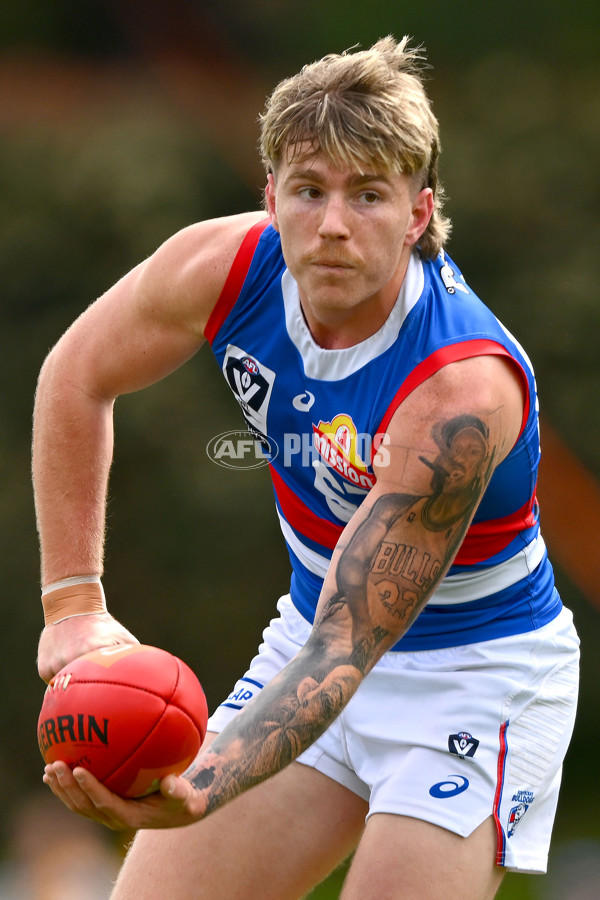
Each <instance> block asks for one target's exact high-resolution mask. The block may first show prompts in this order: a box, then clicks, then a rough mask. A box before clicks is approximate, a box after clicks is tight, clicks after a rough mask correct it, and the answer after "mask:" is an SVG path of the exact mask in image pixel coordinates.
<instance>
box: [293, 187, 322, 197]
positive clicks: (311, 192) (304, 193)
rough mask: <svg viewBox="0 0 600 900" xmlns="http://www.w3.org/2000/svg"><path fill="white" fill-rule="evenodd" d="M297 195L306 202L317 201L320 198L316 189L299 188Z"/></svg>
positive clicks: (319, 193)
mask: <svg viewBox="0 0 600 900" xmlns="http://www.w3.org/2000/svg"><path fill="white" fill-rule="evenodd" d="M298 194H299V195H300V197H304V198H305V199H306V200H318V199H319V197H320V196H321V191H320V190H319V189H318V188H316V187H303V188H300V190H299V191H298Z"/></svg>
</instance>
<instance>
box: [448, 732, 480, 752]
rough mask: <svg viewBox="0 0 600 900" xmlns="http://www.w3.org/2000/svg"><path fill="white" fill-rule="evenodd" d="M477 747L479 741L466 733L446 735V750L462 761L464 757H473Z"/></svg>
mask: <svg viewBox="0 0 600 900" xmlns="http://www.w3.org/2000/svg"><path fill="white" fill-rule="evenodd" d="M478 747H479V741H478V740H476V738H474V737H473V735H472V734H469V732H468V731H459V732H458V734H450V735H448V750H449V751H450V753H455V754H456V755H457V756H460V758H461V759H464V758H465V756H475V751H476V750H477V748H478Z"/></svg>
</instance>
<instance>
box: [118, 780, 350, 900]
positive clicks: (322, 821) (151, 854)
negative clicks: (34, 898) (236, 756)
mask: <svg viewBox="0 0 600 900" xmlns="http://www.w3.org/2000/svg"><path fill="white" fill-rule="evenodd" d="M366 813H367V806H366V803H365V801H364V800H362V798H360V797H358V796H357V795H356V794H354V793H352V792H351V791H348V790H347V789H346V788H344V787H343V786H342V785H340V784H338V783H337V782H335V781H332V779H330V778H328V777H327V776H325V775H323V774H321V773H320V772H317V771H316V770H314V769H312V768H309V767H308V766H304V765H300V764H298V763H292V765H291V766H288V768H287V769H284V770H283V771H282V772H280V773H279V774H278V775H276V776H275V777H274V778H272V779H270V780H269V781H267V782H264V783H263V784H260V785H258V786H257V787H255V788H253V789H252V790H250V791H248V792H247V793H246V794H243V795H241V796H239V797H237V798H236V799H235V800H233V801H232V802H231V803H229V804H227V805H226V806H224V807H223V808H222V809H220V810H217V811H216V812H215V813H212V814H211V815H210V816H208V817H207V819H206V820H204V821H201V822H197V823H195V824H194V825H191V826H188V827H186V828H175V829H169V830H164V831H144V832H139V833H138V835H137V836H136V838H135V840H134V842H133V845H132V847H131V849H130V851H129V854H128V856H127V858H126V860H125V863H124V865H123V868H122V870H121V873H120V876H119V879H118V881H117V884H116V887H115V890H114V893H113V895H112V900H196V898H202V900H223V898H227V900H257V898H258V897H260V898H261V900H286V898H289V900H297V898H298V897H301V896H302V895H303V894H305V893H306V892H307V891H309V890H310V889H311V888H312V887H313V886H314V885H315V884H318V883H319V882H320V881H322V880H323V879H324V878H325V877H326V875H327V874H328V873H329V872H330V871H331V870H332V869H333V868H335V867H336V866H337V865H339V864H340V863H341V862H342V861H343V860H344V859H345V858H346V857H347V856H348V855H349V854H350V853H351V852H352V850H353V849H354V847H355V846H356V844H357V842H358V840H359V839H360V835H361V833H362V830H363V828H364V820H365V815H366Z"/></svg>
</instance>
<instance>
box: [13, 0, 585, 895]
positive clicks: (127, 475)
mask: <svg viewBox="0 0 600 900" xmlns="http://www.w3.org/2000/svg"><path fill="white" fill-rule="evenodd" d="M390 32H391V33H393V34H395V35H396V36H397V37H400V36H401V35H402V34H405V33H408V34H411V35H413V36H414V37H415V39H416V40H417V42H420V43H423V44H424V45H425V46H426V48H427V52H428V56H429V59H430V62H431V64H432V67H433V68H432V70H431V73H430V83H429V92H430V95H431V96H432V98H433V101H434V109H435V112H436V114H437V116H438V118H439V119H440V122H441V127H442V139H443V156H442V180H443V182H444V184H445V187H446V191H447V194H448V211H449V213H450V215H451V216H452V218H453V220H454V226H455V227H454V232H453V237H452V240H451V243H450V247H449V250H450V253H451V255H452V256H453V257H454V258H455V259H456V261H457V262H458V264H459V265H460V267H461V268H462V270H463V271H464V272H465V273H466V276H467V278H468V280H469V282H470V283H471V284H472V286H473V287H474V288H475V289H476V290H477V291H478V292H479V294H480V295H481V296H482V297H483V298H484V299H485V300H486V302H487V303H488V304H489V305H490V306H491V307H492V309H493V310H494V311H495V312H496V313H497V314H498V315H499V316H500V318H501V319H502V320H503V321H504V323H505V324H506V325H507V326H508V327H509V328H510V329H511V330H512V331H513V332H514V333H515V334H516V336H517V337H518V338H519V340H520V341H521V342H522V343H523V344H524V345H525V347H526V348H527V350H528V352H529V354H530V356H531V357H532V359H533V362H534V365H535V367H536V370H537V376H538V385H539V391H540V398H541V404H542V411H543V417H544V421H545V422H546V423H547V427H548V429H549V430H550V429H551V430H552V432H553V433H556V434H557V435H558V437H559V440H560V441H561V442H562V445H564V446H565V447H566V448H568V450H569V451H570V452H572V453H573V454H574V460H575V461H578V463H577V465H578V466H579V468H577V472H578V473H579V475H581V474H582V473H583V476H584V477H583V481H582V480H581V478H580V479H579V480H577V479H575V477H574V475H573V472H574V471H575V470H574V469H573V458H567V462H566V463H561V464H560V465H558V463H557V464H556V465H555V467H554V468H553V469H549V470H547V471H546V475H545V477H546V483H547V486H548V487H547V490H548V494H550V493H552V490H553V488H554V487H556V488H559V487H560V488H561V490H562V493H561V494H560V499H559V500H558V501H557V500H556V499H555V500H553V501H552V502H553V503H554V507H553V520H552V528H551V529H550V531H548V532H547V533H546V537H547V541H548V543H549V544H550V546H551V550H552V551H553V554H554V558H555V561H556V563H557V565H556V569H557V576H558V580H559V586H560V589H561V592H562V594H563V597H564V600H565V602H566V603H567V605H569V606H570V607H571V608H572V609H573V610H574V612H575V616H576V622H577V624H578V627H579V630H580V633H581V635H582V637H583V684H582V697H581V705H580V713H579V719H578V723H577V727H576V732H575V736H574V740H573V745H572V749H571V751H570V754H569V757H568V760H567V765H566V768H565V776H564V787H563V792H562V797H561V801H560V806H559V813H558V818H557V823H556V828H555V839H554V846H553V853H552V857H551V866H550V872H549V875H548V876H547V877H546V878H528V877H526V876H509V877H508V878H507V879H506V881H505V885H504V887H503V889H502V894H501V896H502V897H504V898H537V900H540V898H543V900H554V898H559V900H565V898H566V900H569V898H575V900H577V898H585V897H592V896H600V816H599V815H598V813H599V812H600V802H599V801H600V788H599V787H598V777H597V762H596V760H597V746H596V740H597V735H598V733H599V725H600V721H599V720H600V716H599V712H598V694H599V689H598V687H597V685H598V679H599V676H600V619H599V612H598V610H599V608H600V607H599V604H600V584H599V579H598V577H597V575H598V572H599V568H598V559H597V557H598V553H597V549H596V546H595V545H596V544H597V540H596V535H595V534H592V535H590V534H589V531H590V530H593V529H594V528H595V527H596V526H598V525H599V524H600V516H599V514H598V510H599V509H600V503H599V500H598V497H599V495H598V487H597V479H598V478H600V411H599V407H598V396H599V393H600V392H599V387H600V384H599V382H600V377H599V374H600V373H599V351H598V335H599V331H600V304H599V303H598V282H599V277H600V254H599V252H598V245H599V243H600V229H599V218H598V208H599V200H600V197H599V188H600V182H599V178H598V161H599V158H600V86H599V65H598V60H599V55H600V54H599V50H600V46H599V45H600V41H599V36H600V6H599V5H598V4H594V3H592V2H589V3H587V2H583V0H571V2H559V0H545V2H542V0H529V2H528V3H527V4H523V3H522V2H516V0H505V2H503V3H502V4H495V3H493V2H484V0H473V2H466V0H455V2H453V3H450V2H440V3H435V2H433V3H430V4H421V5H417V4H414V3H408V2H406V0H397V2H394V3H392V2H390V0H371V2H370V3H368V4H365V3H360V2H358V0H346V2H340V0H319V2H315V0H304V3H302V4H298V3H292V2H291V0H262V2H261V3H259V4H258V3H257V4H248V3H246V4H242V3H239V2H234V0H221V2H219V3H218V4H215V3H214V2H202V0H197V2H194V0H170V2H168V3H167V2H162V0H145V2H141V0H112V2H111V0H104V2H103V0H52V2H51V3H49V2H48V0H3V3H2V5H1V7H0V240H1V247H2V252H1V253H0V285H1V290H0V308H1V318H0V323H1V327H0V350H1V352H0V379H1V384H2V391H1V393H0V404H1V414H0V422H1V425H0V429H1V430H0V479H1V485H2V504H1V506H0V531H1V549H0V583H1V585H2V590H3V596H4V604H3V607H4V611H3V618H2V621H3V650H2V653H1V654H0V672H1V679H2V680H1V686H2V692H1V698H2V699H1V704H2V707H1V712H2V715H1V719H0V722H1V725H0V780H1V784H2V795H3V815H2V817H1V818H0V900H2V898H9V897H11V898H12V896H13V895H11V894H10V892H9V888H8V887H6V888H5V889H4V893H2V891H3V880H2V871H4V872H5V873H6V872H8V873H9V875H8V876H6V875H5V876H4V877H5V878H7V877H8V879H9V881H10V877H12V876H13V875H14V872H15V871H16V870H17V869H18V868H19V866H26V865H29V864H31V859H30V858H29V856H28V854H29V853H31V843H32V841H33V837H30V838H29V840H25V841H24V840H23V831H25V833H27V834H29V835H33V833H34V832H32V831H29V832H27V828H28V827H29V828H31V821H32V820H34V821H38V823H39V822H42V821H46V820H45V819H44V815H45V813H43V811H42V807H43V806H44V800H43V799H40V798H39V796H38V795H39V793H40V791H41V788H40V779H41V761H40V758H39V754H38V750H37V745H36V737H35V725H36V721H37V714H38V709H39V705H40V703H41V699H42V693H43V685H42V683H41V682H40V681H39V679H38V678H37V674H36V670H35V664H34V661H35V648H36V643H37V637H38V633H39V630H40V627H41V612H40V607H39V601H38V596H39V586H38V556H37V540H36V534H35V523H34V516H33V507H32V500H31V488H30V478H29V442H30V422H31V408H32V399H33V393H34V389H35V382H36V377H37V373H38V370H39V367H40V365H41V363H42V360H43V358H44V356H45V354H46V352H47V351H48V349H49V348H50V347H51V345H52V344H53V343H54V341H55V340H56V339H57V338H58V337H59V335H60V334H61V333H62V331H63V330H64V329H65V328H66V327H67V326H68V325H69V324H70V322H71V321H72V320H73V319H74V318H75V316H76V315H77V314H78V313H79V312H80V311H81V310H82V309H84V308H85V306H87V304H88V303H89V302H91V301H92V300H93V299H94V298H95V297H96V296H98V295H99V294H100V293H101V292H102V291H103V290H104V289H106V288H107V287H108V286H110V285H111V284H112V283H113V282H114V281H115V280H116V279H117V278H118V277H120V276H121V275H122V274H123V273H124V272H126V271H127V270H128V269H130V268H131V267H132V266H133V265H135V264H136V263H137V262H139V261H140V260H141V259H142V258H144V257H145V256H147V255H148V254H149V253H151V252H152V251H153V250H154V248H155V247H156V246H157V245H158V244H159V243H160V242H161V241H163V240H164V239H165V238H167V237H168V236H169V235H170V234H171V233H172V232H174V231H175V230H177V229H178V228H181V227H183V226H185V225H187V224H189V223H191V222H193V221H195V220H197V219H201V218H206V217H210V216H217V215H223V214H229V213H233V212H238V211H242V210H244V209H251V208H255V207H256V206H257V204H259V203H260V199H261V190H262V187H263V174H262V170H261V166H260V164H259V161H258V156H257V154H256V150H255V147H256V141H257V138H258V127H257V123H256V117H257V115H258V112H259V111H260V109H261V108H262V105H263V103H264V99H265V97H266V95H267V93H268V92H269V90H270V89H271V88H272V87H273V86H274V84H275V83H276V82H277V81H278V80H279V79H280V78H282V77H284V76H286V75H289V74H292V73H293V72H295V71H296V70H297V69H298V68H299V67H300V66H301V65H302V64H303V63H305V62H308V61H310V60H312V59H314V58H317V57H319V56H321V55H323V54H324V53H326V52H329V51H341V50H344V49H345V48H347V47H350V46H353V45H355V44H358V43H360V44H361V45H362V46H368V45H369V44H371V43H372V42H373V41H374V40H376V39H377V38H378V37H380V36H382V35H384V34H387V33H390ZM116 417H117V443H116V458H115V465H114V470H113V479H112V490H111V497H112V500H111V504H110V510H109V528H110V533H109V542H108V551H107V572H106V577H105V587H106V590H107V594H108V597H109V602H110V606H111V609H112V611H113V612H114V613H115V614H116V615H117V616H118V617H119V618H121V619H122V620H123V621H124V622H125V623H126V624H127V626H128V627H129V628H130V629H131V630H132V631H134V632H135V633H136V634H137V636H138V637H139V638H140V640H142V641H143V642H145V643H150V644H153V643H154V644H159V645H161V646H163V647H166V648H167V649H169V650H171V651H172V652H174V653H176V654H178V655H180V656H181V657H183V658H184V659H185V660H186V661H187V662H188V663H189V664H190V665H192V667H193V668H194V669H195V670H196V672H197V673H198V675H199V676H200V678H201V680H202V682H203V684H204V686H205V689H206V692H207V695H208V699H209V704H210V705H211V706H214V705H215V704H216V703H217V702H219V701H220V699H221V698H222V696H223V694H225V693H227V692H229V690H230V687H231V685H232V683H233V681H235V678H236V677H237V675H238V674H239V673H240V671H241V669H242V668H244V667H245V665H246V663H247V661H248V659H249V657H250V655H251V654H252V653H253V652H254V649H255V647H256V645H257V642H258V640H259V638H260V634H261V629H262V628H263V627H264V624H265V623H266V621H267V620H268V618H269V616H270V615H271V612H272V610H273V607H274V600H275V598H276V597H277V596H278V595H279V594H280V593H282V592H284V591H285V590H286V588H287V583H288V562H287V558H286V554H285V550H284V548H283V543H282V540H281V539H280V537H279V533H278V526H277V523H276V519H275V513H274V508H273V501H272V492H271V487H270V483H269V478H268V474H267V473H266V472H265V471H264V470H256V471H254V472H252V473H250V472H248V471H243V472H242V471H229V470H224V469H220V468H218V467H217V466H215V465H214V464H213V463H212V462H210V461H209V460H208V458H207V457H206V454H205V447H206V444H207V443H208V441H209V439H210V438H211V437H213V436H214V435H216V434H218V433H220V432H222V431H226V430H229V429H232V428H237V427H238V425H239V422H240V417H239V412H238V409H237V404H236V403H235V401H234V400H233V398H232V397H231V396H230V394H229V392H228V390H227V389H226V388H225V386H224V384H223V383H222V379H221V375H220V373H219V371H218V369H217V366H216V364H215V363H214V361H213V360H212V358H211V357H210V354H209V353H208V352H207V353H201V354H200V355H199V357H198V358H197V359H195V360H193V361H192V362H191V363H189V364H188V365H187V366H186V367H184V368H183V369H182V370H180V371H179V372H178V373H176V374H175V375H173V376H172V377H171V378H170V379H168V380H167V381H166V382H164V383H162V384H160V385H158V386H156V387H155V388H153V389H151V390H149V391H146V392H143V393H141V394H138V395H135V396H131V397H125V398H122V399H121V400H120V401H119V403H118V404H117V410H116ZM569 460H570V463H569ZM541 501H542V516H543V509H544V495H543V493H542V494H541ZM549 503H550V500H549ZM542 523H544V519H543V518H542ZM567 539H568V541H569V542H570V544H571V545H572V546H575V547H576V548H577V549H578V551H579V553H578V554H577V556H576V563H575V564H573V562H572V559H571V557H569V556H568V555H567V556H565V554H564V553H563V549H564V548H563V543H566V542H567ZM40 804H41V805H40ZM52 809H55V808H54V807H53V808H52ZM28 815H29V818H27V816H28ZM50 815H51V816H52V813H51V814H50ZM56 816H57V817H58V812H56ZM72 818H74V817H72ZM27 822H29V825H27V824H26V823H27ZM102 839H103V840H106V841H107V842H108V843H109V844H110V842H111V841H113V840H114V839H112V838H108V837H107V838H105V836H104V834H103V835H102ZM110 846H111V847H112V846H113V845H112V844H110ZM120 849H121V848H120V845H119V846H117V850H120ZM9 876H10V877H9ZM340 878H341V874H340V877H339V878H338V877H337V876H332V878H331V879H330V880H329V881H328V882H327V883H326V884H325V885H323V886H322V887H320V888H319V889H317V890H316V891H315V892H314V895H313V896H314V898H322V900H326V898H333V897H336V896H337V895H338V891H339V885H340ZM6 883H8V882H6ZM586 891H591V893H590V892H588V893H586ZM21 896H22V900H27V898H26V896H25V893H23V894H22V895H21ZM31 896H32V897H33V893H32V894H31ZM36 896H37V895H36ZM40 896H41V895H40ZM59 896H60V894H57V897H59ZM83 896H84V895H83V894H82V897H83ZM98 896H100V895H98ZM27 897H29V895H27ZM91 898H92V895H91V893H90V895H89V900H91Z"/></svg>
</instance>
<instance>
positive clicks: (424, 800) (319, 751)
mask: <svg viewBox="0 0 600 900" xmlns="http://www.w3.org/2000/svg"><path fill="white" fill-rule="evenodd" d="M278 610H279V613H280V617H279V618H277V619H274V620H273V621H272V622H271V624H270V625H269V626H268V628H266V630H265V632H264V634H263V639H264V643H263V644H261V646H260V648H259V652H258V655H257V656H256V657H255V658H254V659H253V661H252V663H251V665H250V668H249V670H248V671H247V672H246V674H245V675H244V676H243V677H242V678H241V679H240V680H239V681H238V682H237V684H236V686H235V688H234V690H233V691H232V693H231V694H230V695H229V697H228V698H227V700H226V701H225V702H224V703H222V704H221V705H220V706H219V707H218V709H217V710H216V712H215V714H214V715H213V716H212V717H211V718H210V719H209V723H208V728H209V730H210V731H217V732H218V731H220V730H221V729H222V728H223V727H224V726H225V725H226V724H227V722H229V721H230V720H231V719H232V718H233V717H234V716H235V715H236V714H237V712H238V711H239V710H240V709H241V708H242V707H243V706H245V705H246V704H247V703H248V702H250V700H251V699H252V698H253V697H254V696H255V695H256V694H257V693H259V692H260V689H261V687H263V686H264V685H265V684H266V683H267V682H268V681H269V680H270V679H271V678H272V677H273V676H274V675H275V674H276V673H277V672H279V671H280V669H281V668H282V667H283V666H284V665H285V664H286V663H287V662H288V660H289V659H291V657H293V656H294V655H295V654H296V653H297V652H298V650H299V649H300V647H301V646H302V645H303V644H304V643H305V641H306V639H307V637H308V635H309V633H310V629H311V626H310V625H309V623H308V622H306V620H305V619H304V618H303V617H302V616H301V615H300V613H298V611H297V610H296V609H295V607H294V606H293V604H292V602H291V600H290V598H289V596H286V597H283V598H282V599H281V600H280V601H279V604H278ZM578 673H579V640H578V638H577V634H576V632H575V628H574V626H573V617H572V615H571V613H570V612H569V610H567V609H563V610H562V612H561V613H560V614H559V615H558V616H557V617H556V619H554V620H553V621H552V622H550V623H548V624H547V625H544V626H543V627H542V628H540V629H538V630H537V631H532V632H528V633H527V634H520V635H515V636H514V637H506V638H499V639H497V640H493V641H482V642H480V643H476V644H467V645H464V646H460V647H451V648H448V649H442V650H425V651H415V652H390V653H386V654H385V656H384V657H383V658H382V659H381V660H380V661H379V662H378V663H377V665H376V666H375V667H374V669H373V670H372V671H371V672H370V673H369V675H368V676H367V677H366V678H365V680H364V681H363V682H362V684H361V685H360V687H359V689H358V691H357V692H356V694H355V696H354V697H353V698H352V699H351V700H350V702H349V704H348V705H347V707H346V708H345V709H344V710H343V712H342V713H341V714H340V716H339V717H338V718H337V719H336V721H335V722H333V724H332V725H331V726H330V727H329V728H328V729H327V731H326V732H325V733H324V734H323V735H322V737H321V738H319V739H318V740H317V741H316V742H315V743H314V744H313V745H312V746H311V747H309V749H308V750H306V751H305V752H304V753H303V754H302V755H301V756H300V757H299V758H298V761H299V762H301V763H304V764H305V765H308V766H312V767H314V768H316V769H318V770H319V771H320V772H322V773H324V774H325V775H327V776H329V777H330V778H333V779H334V780H335V781H337V782H339V783H341V784H343V785H345V786H346V787H347V788H349V789H350V790H352V791H354V792H355V793H357V794H359V795H360V796H361V797H363V798H364V799H365V800H366V801H368V803H369V815H373V814H374V813H395V814H397V815H404V816H412V817H413V818H418V819H423V820H425V821H427V822H432V823H434V824H436V825H439V826H441V827H442V828H447V829H449V830H450V831H453V832H455V833H456V834H460V835H462V836H463V837H468V835H470V834H471V832H472V831H474V829H475V828H477V826H478V825H480V824H481V822H483V821H484V820H485V819H486V818H488V816H490V815H491V816H493V817H494V820H495V823H496V830H497V836H498V842H497V857H496V862H497V864H498V865H500V866H505V867H506V868H507V869H508V870H515V871H521V872H545V871H546V866H547V859H548V848H549V844H550V835H551V831H552V825H553V821H554V815H555V812H556V804H557V800H558V790H559V786H560V779H561V772H562V762H563V758H564V756H565V753H566V750H567V747H568V744H569V740H570V738H571V733H572V731H573V724H574V718H575V708H576V704H577V689H578Z"/></svg>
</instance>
